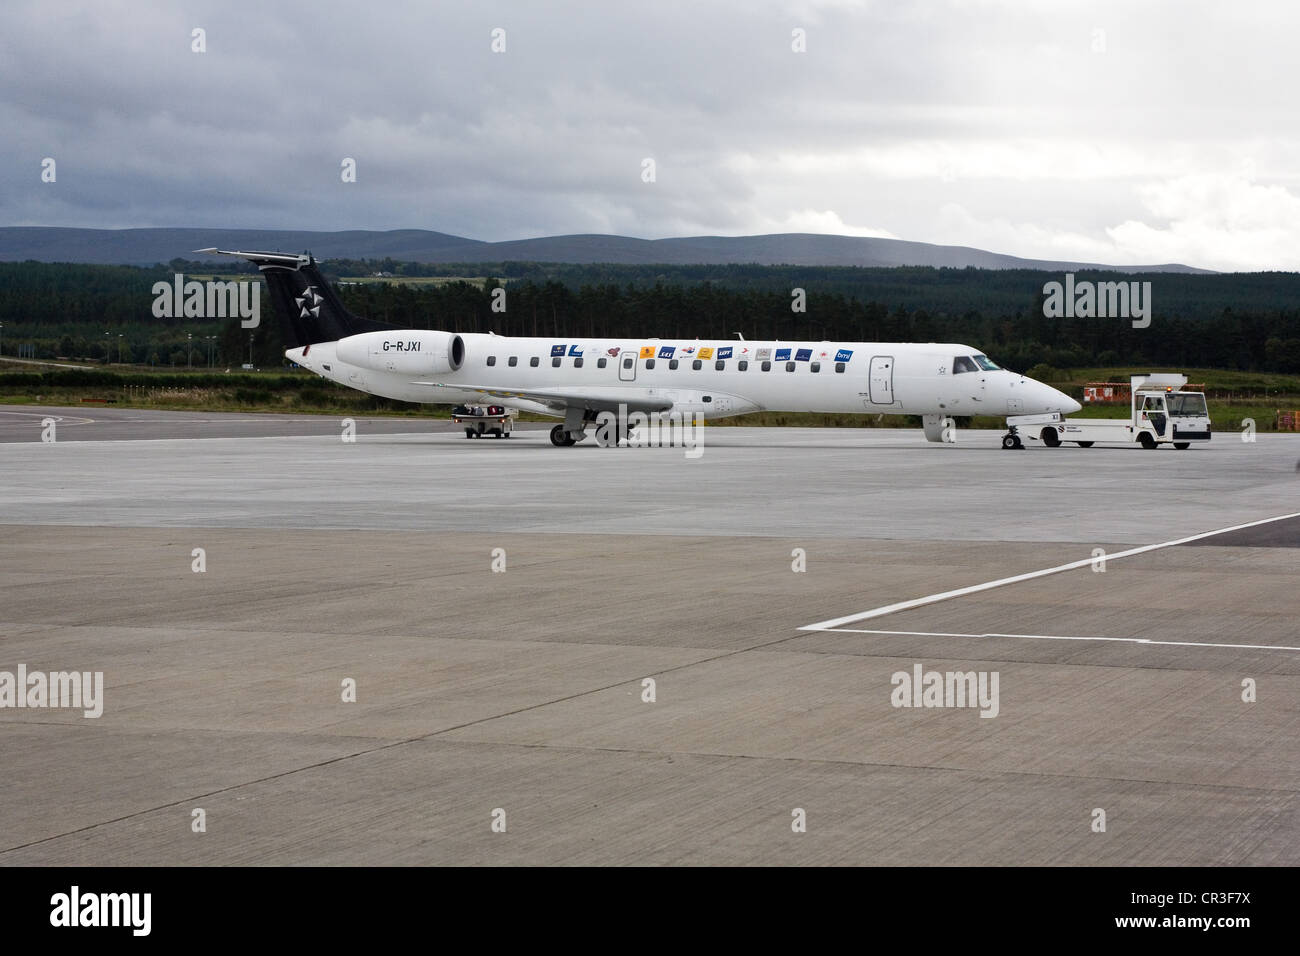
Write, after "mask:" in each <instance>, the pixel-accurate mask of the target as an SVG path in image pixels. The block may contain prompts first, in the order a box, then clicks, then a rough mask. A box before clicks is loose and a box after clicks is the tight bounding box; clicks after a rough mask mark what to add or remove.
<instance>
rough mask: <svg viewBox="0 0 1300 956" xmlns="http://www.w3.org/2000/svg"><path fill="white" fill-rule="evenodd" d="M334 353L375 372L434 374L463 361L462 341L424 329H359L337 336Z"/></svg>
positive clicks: (344, 359)
mask: <svg viewBox="0 0 1300 956" xmlns="http://www.w3.org/2000/svg"><path fill="white" fill-rule="evenodd" d="M335 354H336V355H337V356H338V359H339V361H340V362H346V363H347V364H348V365H357V366H360V367H361V368H367V369H372V370H374V371H376V372H398V373H400V374H403V375H438V374H442V373H446V372H454V371H456V370H457V369H459V368H460V367H461V365H463V364H464V362H465V340H464V339H462V338H461V337H460V336H459V335H456V334H454V333H452V332H430V331H428V330H425V329H396V330H394V331H391V332H362V333H361V334H360V335H349V336H348V337H347V338H345V339H339V341H338V344H337V346H336V351H335Z"/></svg>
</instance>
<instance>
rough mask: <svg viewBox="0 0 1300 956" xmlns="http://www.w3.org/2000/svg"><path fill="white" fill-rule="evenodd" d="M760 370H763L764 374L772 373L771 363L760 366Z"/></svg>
mask: <svg viewBox="0 0 1300 956" xmlns="http://www.w3.org/2000/svg"><path fill="white" fill-rule="evenodd" d="M762 369H763V371H764V372H770V371H772V363H771V362H764V363H763V365H762Z"/></svg>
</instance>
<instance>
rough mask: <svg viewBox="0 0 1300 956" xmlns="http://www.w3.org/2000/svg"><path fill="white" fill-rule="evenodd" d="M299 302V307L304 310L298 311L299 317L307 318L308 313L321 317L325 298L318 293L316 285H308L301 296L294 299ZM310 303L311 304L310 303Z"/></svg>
mask: <svg viewBox="0 0 1300 956" xmlns="http://www.w3.org/2000/svg"><path fill="white" fill-rule="evenodd" d="M294 301H295V302H297V303H298V308H299V309H301V310H302V311H301V312H299V313H298V318H300V319H305V318H307V316H308V315H314V316H316V318H318V319H319V318H320V304H321V303H322V302H324V301H325V300H324V299H322V298H321V297H320V296H318V295H317V294H316V287H315V286H314V285H309V286H307V288H306V289H304V290H303V293H302V295H301V296H299V297H297V298H295V299H294ZM308 303H310V305H309V304H308Z"/></svg>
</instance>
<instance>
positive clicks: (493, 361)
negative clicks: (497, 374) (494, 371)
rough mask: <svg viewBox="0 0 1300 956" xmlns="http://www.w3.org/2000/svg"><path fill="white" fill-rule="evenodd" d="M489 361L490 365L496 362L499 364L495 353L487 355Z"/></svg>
mask: <svg viewBox="0 0 1300 956" xmlns="http://www.w3.org/2000/svg"><path fill="white" fill-rule="evenodd" d="M487 363H488V365H496V364H497V357H496V356H495V355H489V356H488V357H487Z"/></svg>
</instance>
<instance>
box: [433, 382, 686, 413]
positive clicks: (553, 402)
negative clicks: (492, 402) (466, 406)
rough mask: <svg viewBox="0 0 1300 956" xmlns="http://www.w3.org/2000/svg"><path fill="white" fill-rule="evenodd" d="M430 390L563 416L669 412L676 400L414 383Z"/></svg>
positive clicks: (618, 391)
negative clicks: (514, 402)
mask: <svg viewBox="0 0 1300 956" xmlns="http://www.w3.org/2000/svg"><path fill="white" fill-rule="evenodd" d="M411 384H412V385H426V386H428V387H429V388H445V389H448V390H449V391H454V392H478V393H479V394H480V395H486V396H490V397H492V398H499V399H501V400H502V401H503V402H506V401H509V400H510V399H512V398H515V399H523V400H525V401H530V402H537V403H538V404H539V405H545V406H546V407H547V408H550V409H552V410H554V411H555V412H557V413H559V414H561V415H563V414H564V412H565V410H566V409H568V408H585V409H588V410H590V411H593V412H617V411H618V410H619V406H620V405H622V406H623V407H624V408H626V409H627V410H628V411H629V412H666V411H668V410H669V409H670V408H672V407H673V402H672V399H670V398H665V397H662V396H655V395H646V394H645V393H644V392H641V393H636V392H633V393H632V394H628V393H629V391H631V390H630V389H626V388H606V387H600V386H596V387H594V388H533V389H514V388H497V387H494V386H488V385H462V384H460V383H459V382H412V383H411Z"/></svg>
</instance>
